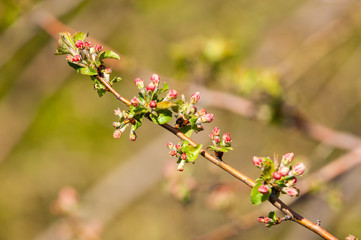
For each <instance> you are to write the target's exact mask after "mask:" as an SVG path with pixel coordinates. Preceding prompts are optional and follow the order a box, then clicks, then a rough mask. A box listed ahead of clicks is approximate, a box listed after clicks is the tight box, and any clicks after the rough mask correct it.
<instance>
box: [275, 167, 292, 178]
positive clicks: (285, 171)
mask: <svg viewBox="0 0 361 240" xmlns="http://www.w3.org/2000/svg"><path fill="white" fill-rule="evenodd" d="M278 172H279V173H281V175H282V176H287V175H288V173H289V172H290V168H289V167H286V166H283V165H281V166H280V167H279V169H278Z"/></svg>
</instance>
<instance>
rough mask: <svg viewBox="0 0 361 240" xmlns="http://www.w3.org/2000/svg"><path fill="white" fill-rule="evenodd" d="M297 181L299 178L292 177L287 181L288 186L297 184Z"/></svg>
mask: <svg viewBox="0 0 361 240" xmlns="http://www.w3.org/2000/svg"><path fill="white" fill-rule="evenodd" d="M296 182H297V178H294V179H291V180H289V181H287V183H286V185H287V186H288V187H291V186H293V185H295V184H296Z"/></svg>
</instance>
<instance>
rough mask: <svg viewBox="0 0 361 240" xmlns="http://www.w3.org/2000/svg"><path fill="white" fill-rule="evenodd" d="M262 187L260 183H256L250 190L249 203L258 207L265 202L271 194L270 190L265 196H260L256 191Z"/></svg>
mask: <svg viewBox="0 0 361 240" xmlns="http://www.w3.org/2000/svg"><path fill="white" fill-rule="evenodd" d="M261 185H263V182H262V181H258V182H256V185H255V186H254V187H253V188H252V191H251V202H252V204H253V205H260V204H261V203H262V202H264V201H266V200H267V199H268V198H269V195H270V194H271V190H269V191H268V193H266V194H262V193H260V192H259V191H258V188H259V187H260V186H261Z"/></svg>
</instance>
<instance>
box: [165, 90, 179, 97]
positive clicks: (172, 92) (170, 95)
mask: <svg viewBox="0 0 361 240" xmlns="http://www.w3.org/2000/svg"><path fill="white" fill-rule="evenodd" d="M177 96H178V93H177V91H176V90H171V91H170V92H169V93H168V95H167V98H169V99H175V98H177Z"/></svg>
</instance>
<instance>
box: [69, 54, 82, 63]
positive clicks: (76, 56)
mask: <svg viewBox="0 0 361 240" xmlns="http://www.w3.org/2000/svg"><path fill="white" fill-rule="evenodd" d="M71 60H72V61H73V62H80V61H81V56H80V55H74V56H73V58H72V59H71Z"/></svg>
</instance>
